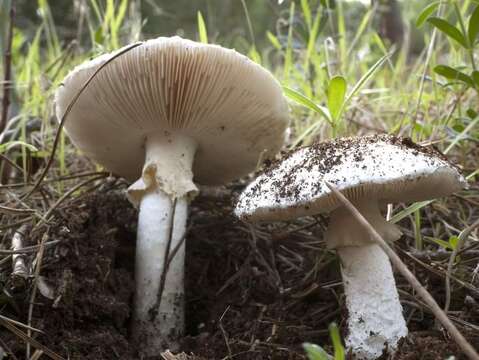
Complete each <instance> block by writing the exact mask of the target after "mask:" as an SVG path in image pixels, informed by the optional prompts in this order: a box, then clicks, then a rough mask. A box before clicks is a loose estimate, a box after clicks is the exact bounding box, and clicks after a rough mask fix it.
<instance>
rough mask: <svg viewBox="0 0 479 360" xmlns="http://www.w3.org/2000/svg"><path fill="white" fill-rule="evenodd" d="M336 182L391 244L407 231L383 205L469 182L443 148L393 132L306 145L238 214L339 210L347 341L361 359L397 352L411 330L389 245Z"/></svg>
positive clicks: (334, 217)
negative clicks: (377, 238)
mask: <svg viewBox="0 0 479 360" xmlns="http://www.w3.org/2000/svg"><path fill="white" fill-rule="evenodd" d="M325 182H330V183H332V184H334V185H335V187H337V188H338V189H339V190H340V191H341V192H342V193H344V195H345V196H346V197H347V198H349V200H350V201H351V202H353V204H354V205H355V206H356V207H357V209H358V210H359V211H360V212H361V213H362V215H363V216H364V217H365V218H366V219H367V220H368V221H369V222H370V223H371V225H373V226H374V228H375V229H376V230H377V232H378V233H379V234H380V235H381V236H382V237H383V238H384V239H385V240H387V241H394V240H396V239H398V238H399V237H400V235H401V232H400V231H399V229H398V228H397V227H396V226H395V225H394V224H391V223H389V222H387V221H386V220H385V219H384V218H383V216H382V215H381V212H380V210H379V209H380V205H382V204H386V203H395V202H411V201H419V200H426V199H432V198H437V197H441V196H446V195H449V194H451V193H453V192H455V191H458V190H460V189H462V188H464V187H465V186H466V180H465V179H464V177H463V176H462V175H461V174H460V173H459V172H458V171H457V169H456V168H455V167H454V166H452V165H450V164H449V163H448V162H447V160H445V159H444V158H443V157H442V156H441V155H440V154H439V153H438V152H437V151H435V150H432V149H428V148H423V147H420V146H418V145H415V144H414V143H412V142H411V141H410V140H408V139H402V138H398V137H394V136H388V135H376V136H366V137H357V138H344V139H339V140H334V141H329V142H324V143H318V144H315V145H313V146H311V147H305V148H301V149H299V150H296V151H294V152H292V153H290V154H288V155H287V156H286V157H285V158H284V159H283V160H282V161H280V162H278V163H276V164H273V165H272V166H271V167H270V168H269V169H267V170H266V171H265V172H264V173H263V174H262V175H260V176H259V177H258V178H257V179H256V180H255V181H254V182H253V183H251V184H250V185H249V186H248V187H247V188H246V189H245V191H244V192H243V193H242V194H241V196H240V198H239V201H238V204H237V206H236V210H235V213H236V215H237V216H238V217H240V218H242V219H246V220H250V221H265V220H287V219H293V218H296V217H299V216H306V215H313V214H318V213H326V212H329V213H331V216H330V222H329V227H328V230H327V231H326V233H325V234H324V238H325V240H326V243H327V245H328V246H329V247H330V248H333V249H336V250H337V251H338V254H339V256H340V258H341V270H342V277H343V283H344V289H345V294H346V305H347V308H348V316H349V319H348V334H347V338H346V345H347V346H348V348H350V349H351V350H352V351H353V353H354V354H355V357H356V358H358V359H375V358H377V357H379V356H381V354H382V353H383V351H384V350H385V349H386V347H387V349H388V351H389V352H393V351H394V350H395V349H396V348H397V346H398V341H399V340H400V339H401V338H403V337H404V336H406V335H407V332H408V331H407V327H406V323H405V321H404V317H403V314H402V307H401V304H400V302H399V296H398V292H397V289H396V284H395V281H394V277H393V273H392V269H391V264H390V262H389V259H388V257H387V256H386V254H385V253H384V252H383V250H382V249H381V248H380V247H379V245H376V244H375V243H374V241H373V240H372V239H371V238H370V234H369V233H368V232H367V231H366V230H365V229H364V228H363V227H362V226H361V225H360V224H359V223H358V222H357V220H356V218H354V217H353V216H352V215H351V214H350V213H349V212H348V211H347V210H346V209H345V208H344V207H343V206H342V205H341V203H340V202H338V200H337V198H336V197H335V196H334V194H333V193H332V192H331V191H330V190H329V188H328V187H327V186H326V184H325Z"/></svg>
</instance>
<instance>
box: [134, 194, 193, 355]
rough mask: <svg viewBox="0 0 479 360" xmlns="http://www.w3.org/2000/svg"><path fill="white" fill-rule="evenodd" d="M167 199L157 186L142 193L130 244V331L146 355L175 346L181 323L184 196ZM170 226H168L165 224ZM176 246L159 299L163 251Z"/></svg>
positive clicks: (181, 327)
mask: <svg viewBox="0 0 479 360" xmlns="http://www.w3.org/2000/svg"><path fill="white" fill-rule="evenodd" d="M172 205H173V201H172V200H171V199H170V198H169V196H167V195H166V194H165V193H164V192H162V191H161V190H158V191H154V192H149V193H147V194H146V195H144V196H143V199H142V201H141V205H140V214H139V219H138V233H137V245H136V266H135V279H136V294H135V310H134V316H133V319H134V320H133V321H134V323H133V336H134V339H135V340H136V341H137V342H138V343H139V344H141V350H142V352H144V353H145V354H146V355H157V354H159V352H160V351H162V350H164V349H167V348H172V347H174V346H175V341H176V340H177V339H178V337H179V335H181V334H182V333H183V328H184V306H183V304H184V262H185V244H184V241H183V237H184V234H185V226H186V218H187V201H186V199H185V198H184V197H183V198H180V199H177V201H176V207H175V210H174V222H172V219H171V217H172V215H173V207H172ZM172 224H173V230H172V231H171V225H172ZM170 234H171V235H172V237H171V241H170V244H169V254H170V255H169V256H170V257H171V255H172V253H173V252H174V251H175V250H176V253H175V255H174V257H173V258H172V260H171V262H170V263H169V266H168V271H167V273H166V277H165V278H164V287H163V291H162V295H161V298H158V296H159V295H160V286H161V283H162V275H163V272H164V271H165V262H164V260H165V255H166V251H167V250H168V249H167V248H168V241H169V237H170Z"/></svg>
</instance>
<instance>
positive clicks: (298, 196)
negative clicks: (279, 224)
mask: <svg viewBox="0 0 479 360" xmlns="http://www.w3.org/2000/svg"><path fill="white" fill-rule="evenodd" d="M325 181H327V182H330V183H332V184H334V185H335V186H336V187H337V188H338V189H339V190H340V191H341V192H342V193H343V194H345V196H346V197H347V198H348V199H349V200H351V201H355V200H364V199H366V200H367V199H370V200H371V201H378V202H383V203H393V202H412V201H421V200H427V199H433V198H437V197H441V196H446V195H449V194H451V193H453V192H455V191H458V190H461V189H463V188H464V187H466V186H467V182H466V179H465V178H464V177H463V176H462V175H461V174H460V173H459V171H458V170H457V168H456V167H454V166H453V165H451V164H450V163H449V162H448V161H447V160H446V159H445V158H444V157H443V156H442V155H441V154H440V153H439V152H438V151H437V150H434V149H432V148H426V147H421V146H419V145H416V144H414V143H413V142H412V141H411V140H410V139H406V138H400V137H395V136H391V135H373V136H364V137H354V138H342V139H337V140H332V141H327V142H322V143H317V144H314V145H312V146H309V147H303V148H300V149H298V150H296V151H293V152H291V153H289V154H287V155H286V156H285V157H284V158H283V159H281V160H280V161H278V162H276V163H274V164H272V165H271V166H270V167H269V168H268V169H267V170H265V171H264V173H262V174H261V175H260V176H258V177H257V178H256V180H255V181H254V182H252V183H251V184H250V185H249V186H248V187H247V188H246V189H245V190H244V191H243V193H242V194H241V195H240V197H239V200H238V203H237V205H236V209H235V213H236V215H237V216H238V217H240V218H243V219H247V220H251V221H259V220H289V219H293V218H296V217H299V216H307V215H314V214H318V213H324V212H330V211H332V210H334V209H336V208H338V207H340V206H341V203H340V202H339V201H338V200H337V199H336V197H335V196H334V194H333V193H332V192H331V190H330V189H329V188H328V187H327V186H326V184H325V183H324V182H325Z"/></svg>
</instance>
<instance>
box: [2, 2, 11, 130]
mask: <svg viewBox="0 0 479 360" xmlns="http://www.w3.org/2000/svg"><path fill="white" fill-rule="evenodd" d="M14 19H15V0H11V2H10V24H9V26H8V35H7V48H6V50H5V75H4V77H3V99H2V117H1V118H0V135H1V134H2V133H3V130H5V127H6V126H7V120H8V119H7V117H8V108H9V107H10V89H11V88H12V84H11V76H12V39H13V21H14Z"/></svg>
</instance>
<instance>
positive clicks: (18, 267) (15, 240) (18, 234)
mask: <svg viewBox="0 0 479 360" xmlns="http://www.w3.org/2000/svg"><path fill="white" fill-rule="evenodd" d="M27 230H28V225H26V224H24V225H22V226H20V228H19V229H18V230H17V231H15V233H14V234H13V237H12V246H11V249H12V252H14V255H12V283H13V284H14V286H15V287H24V286H25V284H26V281H27V278H28V270H27V266H26V265H25V255H24V254H22V253H18V252H17V251H19V250H22V249H23V239H24V237H25V233H26V232H27Z"/></svg>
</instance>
